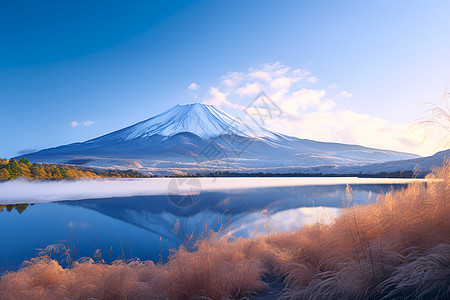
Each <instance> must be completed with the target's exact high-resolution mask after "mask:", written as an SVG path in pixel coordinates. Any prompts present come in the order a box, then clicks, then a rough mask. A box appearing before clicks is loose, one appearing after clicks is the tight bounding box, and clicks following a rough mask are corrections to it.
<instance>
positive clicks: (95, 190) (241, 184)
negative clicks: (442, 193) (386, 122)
mask: <svg viewBox="0 0 450 300" xmlns="http://www.w3.org/2000/svg"><path fill="white" fill-rule="evenodd" d="M194 179H195V180H196V181H197V182H198V184H197V186H196V188H195V189H194V190H193V189H192V185H191V184H186V183H183V182H184V181H185V179H184V178H145V179H142V178H140V179H123V178H122V179H97V180H92V179H91V180H74V181H66V180H61V181H39V180H33V181H30V180H25V179H16V180H10V181H6V182H0V204H14V203H46V202H53V201H63V200H80V199H91V198H107V197H132V196H143V195H168V194H171V193H175V194H192V193H199V192H200V191H217V190H227V191H228V190H229V191H231V190H239V189H251V188H269V187H293V186H311V185H317V186H323V185H345V184H350V185H359V184H407V183H410V182H412V181H413V180H412V179H390V178H356V177H307V178H304V177H302V178H296V177H284V178H270V177H264V178H260V177H259V178H256V177H254V178H252V177H250V178H249V177H244V178H238V177H233V178H212V177H208V178H194ZM415 180H417V179H415ZM173 186H176V190H174V188H173Z"/></svg>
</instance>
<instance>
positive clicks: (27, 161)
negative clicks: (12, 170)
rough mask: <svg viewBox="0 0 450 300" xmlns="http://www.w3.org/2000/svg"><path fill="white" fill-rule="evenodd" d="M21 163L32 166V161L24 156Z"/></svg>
mask: <svg viewBox="0 0 450 300" xmlns="http://www.w3.org/2000/svg"><path fill="white" fill-rule="evenodd" d="M19 163H23V164H25V165H27V167H31V163H30V161H29V160H28V158H25V157H22V158H21V159H20V160H19Z"/></svg>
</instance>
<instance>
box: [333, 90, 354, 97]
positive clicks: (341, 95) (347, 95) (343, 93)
mask: <svg viewBox="0 0 450 300" xmlns="http://www.w3.org/2000/svg"><path fill="white" fill-rule="evenodd" d="M351 96H352V93H349V92H347V91H342V92H340V93H339V94H338V95H337V96H336V97H342V98H350V97H351Z"/></svg>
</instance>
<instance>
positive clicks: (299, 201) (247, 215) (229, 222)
mask: <svg viewBox="0 0 450 300" xmlns="http://www.w3.org/2000/svg"><path fill="white" fill-rule="evenodd" d="M399 187H400V185H396V186H392V185H354V186H353V201H354V203H355V204H361V203H364V202H366V201H367V199H368V198H369V195H371V197H372V198H374V199H376V197H377V196H378V194H379V193H383V192H384V193H385V192H386V191H388V190H389V189H391V188H399ZM345 189H346V186H345V185H332V186H296V187H282V188H258V189H243V190H231V191H225V190H217V191H207V192H202V193H200V195H197V196H196V197H198V202H196V204H195V205H193V206H191V207H179V206H176V205H174V203H177V201H176V199H175V201H174V199H173V198H174V197H180V198H181V197H185V196H184V195H180V196H176V195H170V199H169V197H167V195H159V196H135V197H126V198H121V197H117V198H104V199H92V200H79V201H66V202H59V203H60V204H63V205H69V206H81V207H84V208H88V209H90V210H94V211H97V212H100V213H101V214H103V215H107V216H110V217H112V218H114V219H117V220H121V221H124V222H127V223H129V224H133V225H135V226H138V227H140V228H142V229H145V230H146V231H149V232H152V233H154V234H156V235H158V236H160V237H162V238H163V239H164V240H166V241H167V242H168V245H170V246H171V247H176V246H178V245H179V244H180V241H183V240H185V237H186V236H194V237H196V236H205V234H206V232H207V231H208V230H214V231H219V230H222V231H223V233H224V234H232V235H234V236H242V237H249V236H251V235H255V234H262V233H267V232H278V231H291V230H296V229H299V228H300V227H302V226H304V225H307V224H311V223H315V222H324V223H330V222H332V220H333V219H334V217H336V216H337V215H338V214H339V211H340V208H342V207H343V197H345ZM175 224H176V227H177V228H176V230H174V225H175ZM193 240H195V238H194V239H193Z"/></svg>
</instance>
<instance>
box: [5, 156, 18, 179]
mask: <svg viewBox="0 0 450 300" xmlns="http://www.w3.org/2000/svg"><path fill="white" fill-rule="evenodd" d="M6 170H8V172H9V174H10V175H11V179H14V178H17V177H19V176H20V169H19V163H18V162H17V160H15V159H14V158H12V159H10V160H9V162H8V164H7V165H6Z"/></svg>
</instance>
